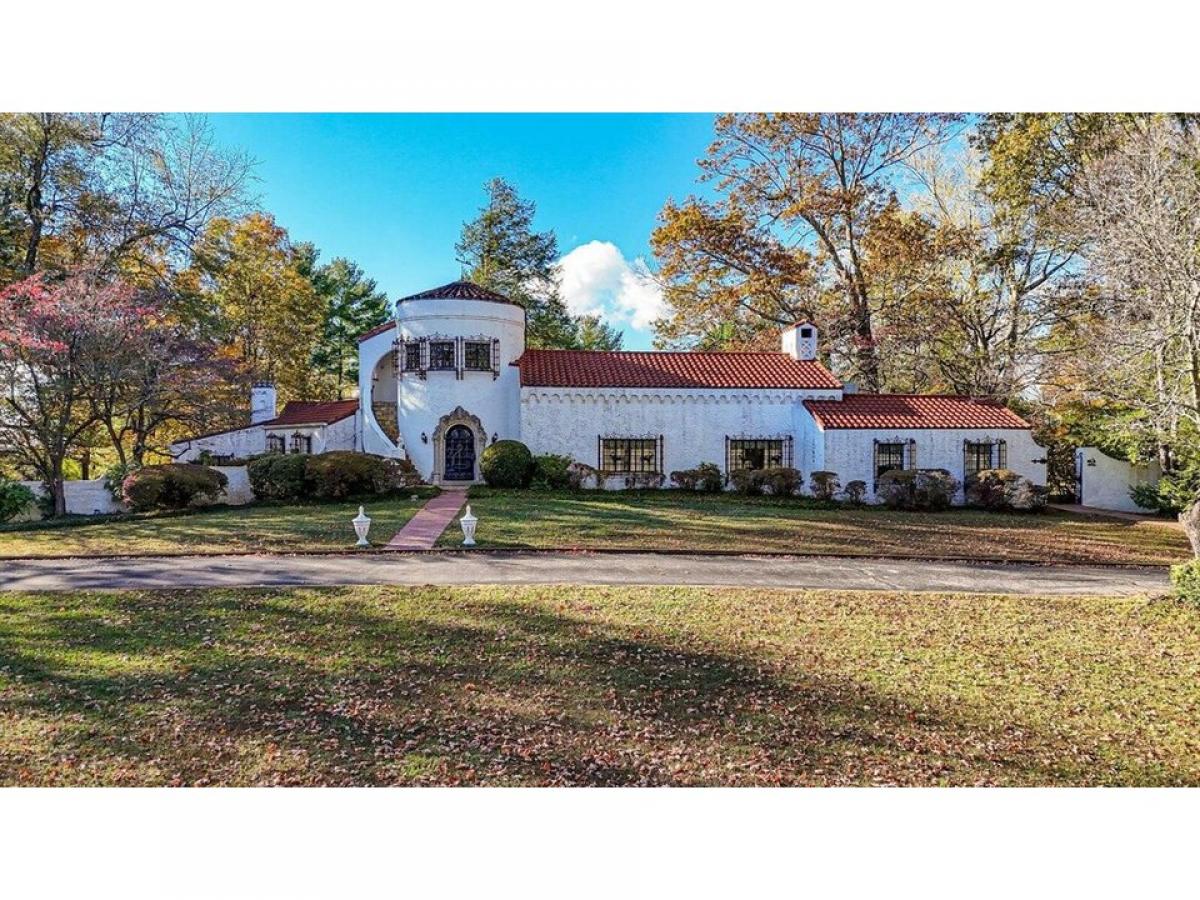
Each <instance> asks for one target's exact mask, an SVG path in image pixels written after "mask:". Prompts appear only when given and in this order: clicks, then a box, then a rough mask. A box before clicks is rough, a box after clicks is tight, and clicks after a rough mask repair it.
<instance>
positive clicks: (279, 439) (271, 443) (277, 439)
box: [267, 434, 287, 453]
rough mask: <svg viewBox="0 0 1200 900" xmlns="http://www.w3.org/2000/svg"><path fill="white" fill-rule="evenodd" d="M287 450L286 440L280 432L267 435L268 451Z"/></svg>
mask: <svg viewBox="0 0 1200 900" xmlns="http://www.w3.org/2000/svg"><path fill="white" fill-rule="evenodd" d="M286 450H287V441H285V440H284V439H283V435H282V434H268V435H267V452H268V453H283V452H285V451H286Z"/></svg>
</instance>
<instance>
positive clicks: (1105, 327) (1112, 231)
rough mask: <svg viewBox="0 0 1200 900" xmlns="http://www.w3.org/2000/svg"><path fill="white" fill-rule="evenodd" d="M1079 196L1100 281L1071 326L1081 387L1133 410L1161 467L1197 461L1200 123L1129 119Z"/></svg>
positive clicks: (1088, 170) (1084, 176)
mask: <svg viewBox="0 0 1200 900" xmlns="http://www.w3.org/2000/svg"><path fill="white" fill-rule="evenodd" d="M1076 196H1077V198H1078V202H1079V210H1080V220H1081V222H1082V225H1083V227H1084V228H1085V229H1086V238H1087V240H1088V244H1089V267H1090V272H1091V274H1092V275H1093V276H1094V277H1095V278H1096V280H1097V283H1098V285H1099V288H1100V291H1099V296H1098V308H1097V310H1096V313H1095V314H1094V315H1093V316H1091V317H1089V318H1087V319H1085V320H1083V321H1081V322H1080V323H1079V326H1078V327H1079V328H1080V330H1081V332H1082V338H1083V341H1084V348H1083V352H1081V353H1080V354H1079V356H1078V358H1077V360H1076V361H1075V364H1074V367H1073V370H1072V372H1071V375H1072V377H1073V378H1074V379H1075V380H1076V383H1077V384H1078V391H1079V393H1082V394H1085V395H1086V394H1091V395H1093V396H1099V397H1100V398H1102V399H1104V400H1105V401H1108V402H1109V403H1113V404H1115V405H1116V406H1117V407H1118V408H1125V409H1129V410H1133V411H1135V413H1136V415H1135V416H1133V417H1132V419H1131V420H1130V421H1129V423H1128V424H1129V425H1130V426H1132V427H1134V428H1135V429H1136V430H1138V431H1139V432H1140V433H1141V434H1142V435H1143V436H1144V437H1145V438H1146V439H1147V440H1149V441H1151V442H1152V443H1153V445H1154V446H1155V448H1156V451H1157V455H1158V458H1159V461H1160V462H1161V463H1162V466H1163V469H1164V470H1166V471H1167V472H1170V471H1172V470H1173V469H1175V468H1177V467H1178V466H1179V465H1180V464H1181V463H1182V462H1184V461H1187V462H1196V463H1200V451H1197V449H1196V448H1197V447H1198V446H1200V129H1197V127H1196V126H1195V125H1194V124H1191V123H1188V122H1186V121H1182V122H1181V121H1179V120H1174V119H1171V118H1170V117H1165V116H1163V117H1156V118H1153V119H1149V120H1145V121H1142V122H1140V123H1138V125H1137V127H1136V128H1134V129H1132V130H1131V131H1130V132H1129V133H1128V135H1127V136H1126V137H1125V138H1124V139H1123V140H1122V142H1121V144H1120V145H1119V147H1117V148H1116V149H1114V150H1112V151H1110V152H1108V153H1106V154H1105V155H1104V156H1102V157H1100V158H1099V159H1096V160H1095V161H1093V162H1090V163H1089V164H1087V165H1086V166H1085V167H1084V168H1083V170H1082V171H1081V173H1080V176H1079V179H1078V183H1077V186H1076Z"/></svg>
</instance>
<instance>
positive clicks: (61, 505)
mask: <svg viewBox="0 0 1200 900" xmlns="http://www.w3.org/2000/svg"><path fill="white" fill-rule="evenodd" d="M50 474H51V477H50V494H51V496H52V497H54V516H55V518H57V517H58V516H65V515H66V514H67V488H66V484H65V483H64V481H63V461H62V458H61V457H55V458H54V459H53V460H51V462H50Z"/></svg>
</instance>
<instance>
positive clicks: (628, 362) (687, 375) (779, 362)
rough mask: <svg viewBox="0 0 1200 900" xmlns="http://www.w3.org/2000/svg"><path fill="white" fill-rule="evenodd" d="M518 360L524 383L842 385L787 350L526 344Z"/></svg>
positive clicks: (598, 385)
mask: <svg viewBox="0 0 1200 900" xmlns="http://www.w3.org/2000/svg"><path fill="white" fill-rule="evenodd" d="M513 365H516V366H519V367H520V369H521V385H522V387H579V388H602V387H611V388H759V389H800V390H804V389H808V390H812V389H826V390H837V389H838V388H840V387H841V386H842V385H841V382H839V381H838V380H837V379H836V378H834V377H833V374H832V373H831V372H830V371H829V370H828V369H826V368H825V367H824V366H823V365H821V364H820V363H819V362H815V361H801V360H796V359H793V358H792V357H791V356H788V355H787V354H786V353H761V352H747V353H699V352H682V353H675V352H652V351H630V350H617V351H606V350H526V351H525V352H524V353H523V354H522V355H521V358H520V359H518V360H517V361H516V362H515V363H513Z"/></svg>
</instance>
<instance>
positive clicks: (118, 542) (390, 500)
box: [0, 488, 430, 557]
mask: <svg viewBox="0 0 1200 900" xmlns="http://www.w3.org/2000/svg"><path fill="white" fill-rule="evenodd" d="M429 491H430V489H429V488H418V489H416V490H414V491H413V492H412V493H415V494H417V496H418V499H417V500H412V499H410V497H411V496H412V494H410V493H406V494H404V495H403V496H401V497H387V498H378V499H367V500H366V501H362V500H355V501H345V502H341V503H311V504H300V505H294V506H232V507H216V508H213V509H210V510H200V511H197V512H188V513H179V514H169V515H166V514H164V515H146V516H124V517H120V518H114V519H106V520H102V521H89V520H88V519H87V518H83V517H80V518H74V519H71V520H69V521H65V522H63V523H61V524H60V523H54V522H36V523H31V524H28V525H8V526H4V527H3V528H0V557H4V556H7V557H14V556H97V555H104V554H188V553H222V552H237V551H258V550H265V551H295V550H347V549H351V548H352V547H353V546H354V543H355V541H356V540H357V538H356V537H355V535H354V528H353V526H351V524H350V520H351V519H353V518H354V517H355V516H356V515H357V514H358V507H359V505H360V503H361V504H362V505H364V506H365V507H366V509H367V514H368V515H369V516H370V517H371V533H370V539H371V543H372V544H375V545H381V544H386V543H387V542H388V541H389V540H390V539H391V538H392V536H393V535H394V534H395V533H396V532H397V531H399V530H400V528H401V527H402V526H403V525H404V523H405V522H407V521H408V520H409V519H410V518H412V516H413V513H415V512H416V511H417V510H418V509H420V508H421V506H422V505H423V504H424V503H425V500H426V499H427V498H428V496H429Z"/></svg>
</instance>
